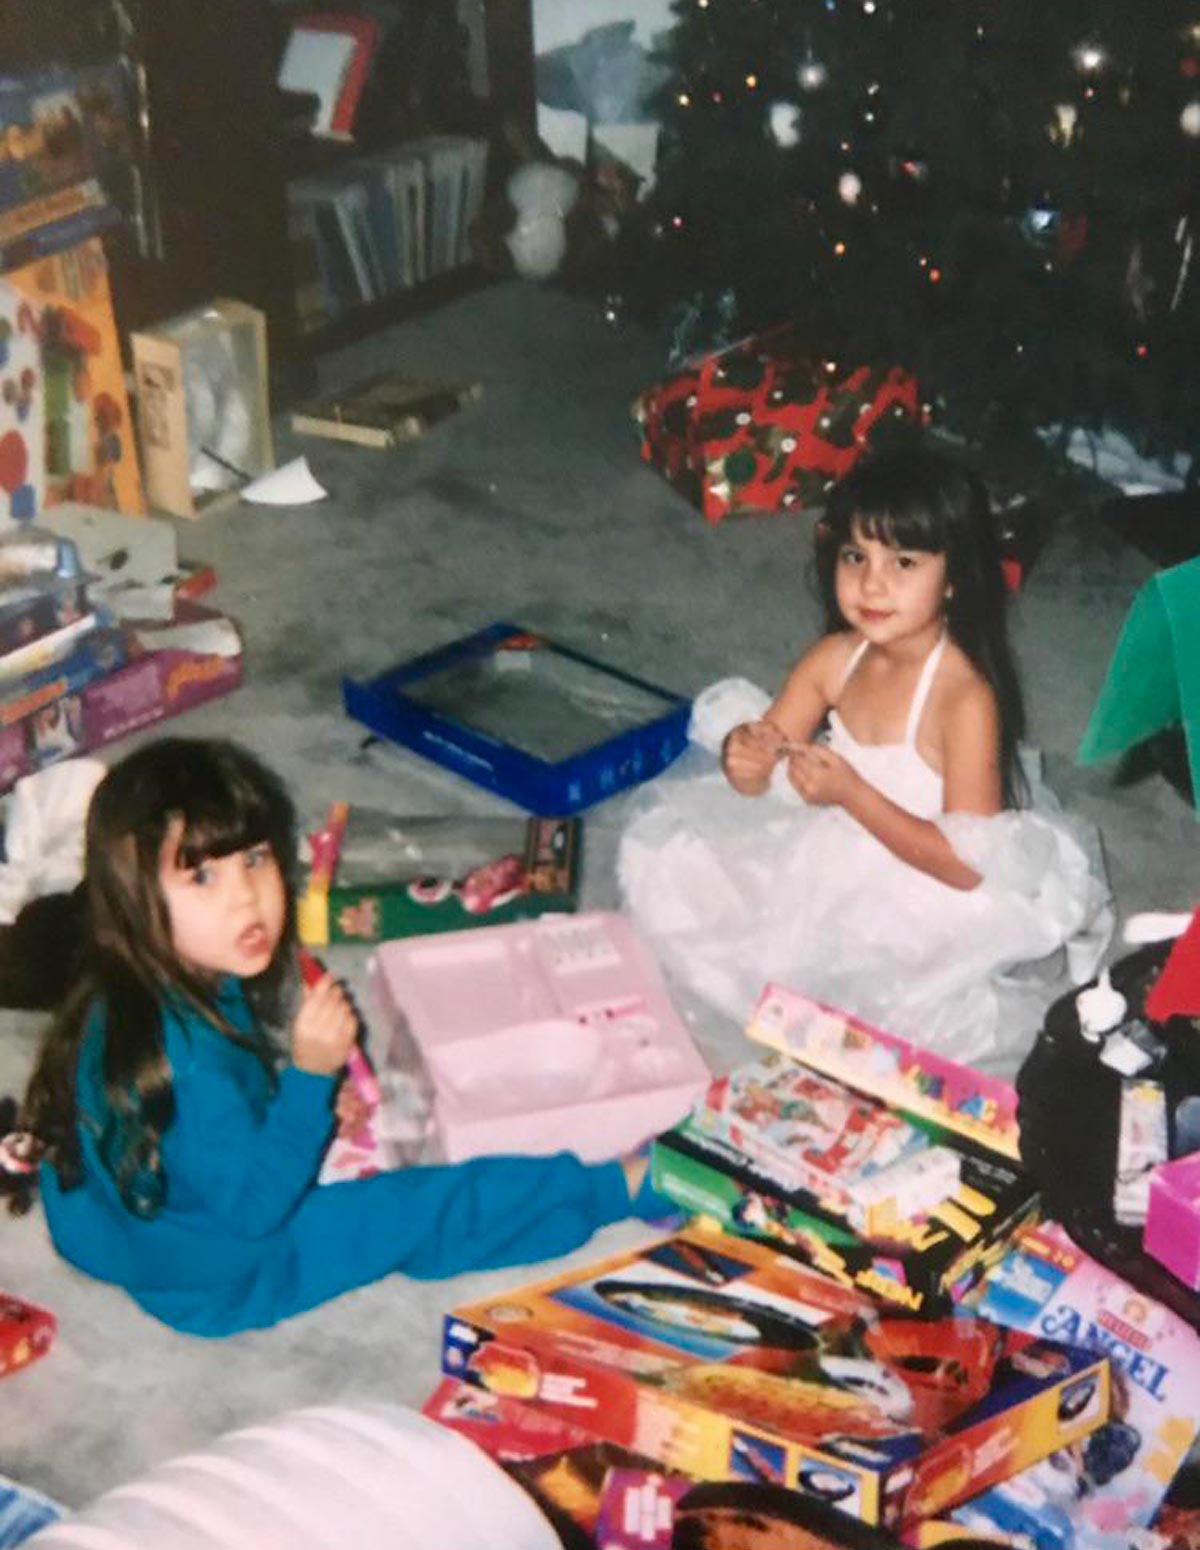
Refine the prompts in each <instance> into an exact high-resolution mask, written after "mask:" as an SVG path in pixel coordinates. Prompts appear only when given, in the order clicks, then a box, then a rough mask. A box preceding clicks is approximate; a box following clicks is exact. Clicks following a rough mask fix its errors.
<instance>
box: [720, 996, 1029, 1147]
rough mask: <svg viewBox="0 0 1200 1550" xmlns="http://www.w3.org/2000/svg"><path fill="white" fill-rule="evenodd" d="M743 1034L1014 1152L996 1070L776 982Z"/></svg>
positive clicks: (1008, 1102)
mask: <svg viewBox="0 0 1200 1550" xmlns="http://www.w3.org/2000/svg"><path fill="white" fill-rule="evenodd" d="M746 1037H747V1038H748V1039H753V1040H755V1041H756V1042H757V1043H759V1044H766V1045H768V1046H769V1047H770V1048H772V1049H777V1050H780V1051H781V1052H782V1053H783V1054H785V1055H790V1056H791V1057H792V1058H793V1059H794V1060H798V1061H800V1062H801V1063H802V1064H803V1065H805V1066H808V1067H809V1068H810V1069H811V1070H814V1071H819V1072H821V1073H823V1074H824V1075H825V1076H831V1077H834V1078H835V1079H836V1080H837V1081H839V1082H844V1083H845V1084H846V1086H847V1087H853V1088H855V1089H856V1090H857V1091H858V1092H861V1093H867V1094H868V1095H869V1096H870V1097H872V1098H878V1099H879V1100H880V1101H881V1102H882V1103H886V1104H887V1105H888V1106H889V1107H890V1108H893V1109H898V1110H900V1112H901V1113H905V1114H912V1115H915V1116H917V1117H918V1118H920V1119H927V1120H932V1121H933V1122H934V1124H936V1125H939V1126H940V1127H941V1128H942V1129H944V1130H948V1131H950V1132H952V1133H953V1134H955V1135H961V1136H965V1137H966V1138H967V1139H968V1140H970V1141H975V1142H977V1143H978V1144H979V1145H980V1146H984V1147H987V1149H988V1150H989V1151H993V1152H999V1153H1001V1154H1002V1155H1003V1156H1005V1157H1011V1158H1013V1159H1014V1160H1016V1159H1019V1158H1020V1155H1021V1149H1020V1127H1019V1125H1018V1123H1017V1094H1016V1089H1015V1088H1013V1087H1012V1086H1011V1085H1010V1084H1009V1083H1008V1082H1003V1081H1001V1080H1000V1079H999V1078H998V1077H994V1076H988V1075H987V1074H986V1073H984V1072H982V1071H976V1070H974V1069H973V1068H972V1067H970V1066H963V1065H958V1064H956V1063H955V1062H954V1061H952V1060H946V1059H944V1058H943V1057H942V1056H940V1055H935V1054H933V1053H931V1052H930V1051H929V1050H926V1049H922V1048H921V1047H920V1045H917V1044H912V1043H910V1042H909V1041H908V1040H907V1039H901V1038H898V1037H897V1036H896V1035H895V1034H891V1033H884V1032H883V1031H882V1030H881V1029H879V1028H873V1027H872V1026H871V1025H870V1023H865V1022H863V1021H862V1020H861V1019H860V1018H857V1017H853V1016H851V1015H850V1014H849V1013H848V1012H840V1011H838V1010H837V1008H836V1007H831V1006H826V1005H825V1004H824V1003H823V1002H820V1001H814V1000H813V999H812V998H811V997H810V996H805V995H801V994H800V992H799V991H795V990H789V989H787V988H785V987H784V986H782V985H768V986H767V987H766V988H765V989H764V991H763V993H762V995H761V996H760V997H759V999H758V1001H757V1003H756V1004H755V1007H754V1010H753V1012H752V1013H751V1014H750V1021H749V1023H748V1024H747V1025H746Z"/></svg>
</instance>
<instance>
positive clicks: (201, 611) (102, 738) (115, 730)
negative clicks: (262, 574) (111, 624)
mask: <svg viewBox="0 0 1200 1550" xmlns="http://www.w3.org/2000/svg"><path fill="white" fill-rule="evenodd" d="M182 624H194V625H195V626H197V627H200V628H211V629H212V630H213V632H214V642H213V644H214V646H219V648H220V649H207V648H206V647H205V646H204V645H203V640H204V636H203V635H202V634H198V635H195V636H193V637H192V644H191V645H189V646H187V647H183V646H180V645H168V644H166V642H167V641H169V640H170V639H171V636H170V634H169V633H168V631H169V630H174V629H177V628H178V627H179V626H180V625H182ZM156 634H157V635H158V636H159V637H160V638H161V639H162V640H163V642H164V644H163V645H162V646H161V647H160V648H159V649H154V648H153V644H152V643H153V641H154V639H155V637H156ZM233 643H237V637H236V632H235V631H234V629H233V626H232V624H231V623H230V621H229V620H227V619H225V618H224V617H223V616H222V615H220V614H216V613H213V612H212V611H211V610H209V609H205V608H203V607H201V606H200V605H198V604H195V603H181V604H180V605H179V611H178V614H177V618H176V621H175V623H174V624H173V625H172V626H168V627H167V629H164V630H162V631H158V632H156V631H155V630H152V629H149V628H146V627H143V628H142V629H141V630H139V631H138V634H137V636H136V637H132V638H130V639H128V640H127V648H128V650H129V654H130V659H129V660H128V661H127V662H126V664H125V666H124V667H121V668H118V669H117V671H116V672H113V673H109V674H107V675H106V676H105V677H103V678H98V679H96V680H95V681H94V682H92V683H89V684H88V685H87V687H86V688H84V689H82V690H81V691H80V692H79V693H78V694H65V695H63V696H62V698H60V699H56V700H53V701H51V702H50V703H49V704H47V705H44V706H42V707H41V709H39V710H37V711H35V712H34V713H33V714H32V715H31V716H26V717H25V718H24V719H23V720H21V721H18V722H15V723H14V724H13V725H11V726H7V727H3V728H0V791H6V790H7V789H8V788H9V787H10V786H12V785H14V784H15V783H16V782H17V781H18V780H20V778H21V776H22V775H29V774H31V773H32V772H33V771H34V770H40V769H44V768H45V767H46V765H48V764H54V763H55V762H57V760H59V759H66V758H69V757H70V756H71V755H72V754H77V753H88V752H90V751H92V750H93V749H96V748H102V747H104V746H105V745H106V744H108V743H113V742H116V741H117V739H118V738H121V737H126V736H128V735H129V733H131V732H137V731H140V730H141V729H142V728H143V727H148V726H152V725H153V724H154V723H155V722H156V721H162V720H164V719H165V718H166V717H169V716H178V715H181V714H182V713H183V712H184V711H186V710H191V709H192V708H193V707H194V706H196V705H202V704H204V703H205V701H207V700H212V699H216V698H217V697H218V696H219V695H222V694H228V693H229V692H230V691H231V690H233V689H236V688H237V686H238V684H239V683H241V681H242V655H241V648H240V643H237V649H236V650H230V649H228V648H229V646H230V645H231V644H233Z"/></svg>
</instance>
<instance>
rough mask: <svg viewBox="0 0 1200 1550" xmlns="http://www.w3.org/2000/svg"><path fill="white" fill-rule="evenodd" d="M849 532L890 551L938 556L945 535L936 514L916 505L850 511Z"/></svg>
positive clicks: (943, 543)
mask: <svg viewBox="0 0 1200 1550" xmlns="http://www.w3.org/2000/svg"><path fill="white" fill-rule="evenodd" d="M850 532H851V534H853V533H860V534H861V535H862V536H863V537H864V538H871V539H874V541H875V542H876V543H881V544H887V546H888V547H889V548H890V549H920V550H922V551H924V552H926V553H929V554H941V553H942V552H943V551H944V550H945V547H946V536H945V533H944V532H943V531H942V524H941V523H940V522H939V521H938V520H937V514H936V513H935V512H930V511H925V510H922V509H921V508H920V507H919V506H908V507H905V506H900V507H895V506H889V507H880V508H877V509H875V510H871V511H854V512H851V514H850Z"/></svg>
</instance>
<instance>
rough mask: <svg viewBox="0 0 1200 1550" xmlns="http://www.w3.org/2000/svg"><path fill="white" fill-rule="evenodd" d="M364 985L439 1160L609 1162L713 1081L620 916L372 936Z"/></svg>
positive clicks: (547, 918) (677, 1115) (672, 1119)
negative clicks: (397, 938) (421, 1099)
mask: <svg viewBox="0 0 1200 1550" xmlns="http://www.w3.org/2000/svg"><path fill="white" fill-rule="evenodd" d="M371 975H372V990H373V994H374V999H375V1001H376V1003H377V1005H378V1007H379V1010H380V1013H381V1016H382V1018H383V1020H384V1022H383V1025H385V1026H389V1027H390V1028H391V1030H392V1037H391V1049H390V1052H389V1056H388V1064H389V1065H390V1066H392V1067H395V1068H400V1069H403V1070H407V1071H409V1072H410V1073H411V1074H412V1075H413V1076H414V1077H417V1078H418V1079H419V1085H420V1086H421V1087H423V1088H425V1089H426V1090H428V1091H429V1092H431V1093H432V1096H433V1113H432V1121H433V1133H434V1134H435V1136H436V1138H437V1141H438V1144H439V1147H440V1152H441V1155H442V1156H443V1157H444V1158H445V1159H446V1160H447V1161H449V1162H458V1161H460V1160H461V1159H463V1158H466V1157H478V1156H482V1155H486V1154H495V1153H506V1152H533V1153H540V1154H543V1155H544V1154H547V1153H552V1152H559V1151H572V1152H574V1153H576V1155H577V1156H579V1157H582V1158H583V1159H584V1161H585V1162H601V1161H603V1160H605V1159H606V1158H610V1157H617V1156H620V1155H621V1154H622V1153H623V1152H627V1151H629V1150H631V1149H632V1148H634V1147H636V1146H640V1145H641V1144H642V1143H643V1142H644V1141H647V1140H649V1139H650V1137H651V1136H654V1135H657V1134H658V1133H659V1131H661V1130H664V1129H666V1127H667V1126H668V1125H673V1124H675V1123H676V1122H677V1121H678V1120H679V1119H681V1118H682V1117H683V1116H684V1115H685V1114H686V1113H687V1112H688V1110H689V1109H690V1108H691V1106H692V1104H693V1103H694V1102H695V1101H696V1099H697V1098H698V1097H699V1096H700V1094H701V1093H702V1092H703V1091H704V1089H705V1087H706V1086H707V1085H708V1082H709V1079H710V1078H709V1072H708V1067H707V1066H706V1065H705V1063H704V1060H703V1058H702V1057H701V1055H700V1053H699V1051H698V1050H697V1049H696V1046H695V1044H694V1043H693V1042H692V1036H691V1034H690V1033H689V1032H688V1029H687V1027H686V1025H685V1024H684V1022H683V1020H682V1018H681V1017H680V1016H679V1014H678V1012H676V1010H675V1008H674V1006H673V1005H672V1003H671V999H670V997H669V996H668V994H667V990H666V986H665V984H664V982H663V978H662V975H661V973H660V972H659V968H658V965H657V963H656V962H655V959H654V957H653V955H652V954H651V953H650V951H649V950H648V949H647V947H646V946H645V944H644V943H643V942H642V941H641V940H640V939H639V937H638V936H637V933H636V932H635V931H634V929H633V927H632V926H631V925H630V923H629V921H628V920H627V919H626V918H625V917H624V916H623V915H618V914H615V913H611V912H605V911H589V912H587V913H586V914H582V915H543V916H542V917H541V918H540V919H538V920H527V921H517V922H516V923H515V924H513V925H510V926H493V927H491V928H490V929H489V930H488V931H486V932H481V931H456V932H452V933H449V934H446V935H442V936H437V937H433V938H429V937H415V938H412V939H410V940H408V941H403V942H385V943H384V944H383V946H382V947H380V948H379V949H378V951H377V952H376V953H375V954H374V956H373V958H372V960H371Z"/></svg>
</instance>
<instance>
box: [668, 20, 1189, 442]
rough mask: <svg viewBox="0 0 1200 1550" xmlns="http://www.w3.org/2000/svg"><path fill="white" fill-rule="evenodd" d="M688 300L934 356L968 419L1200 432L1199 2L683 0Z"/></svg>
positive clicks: (671, 40) (677, 123) (952, 418)
mask: <svg viewBox="0 0 1200 1550" xmlns="http://www.w3.org/2000/svg"><path fill="white" fill-rule="evenodd" d="M673 10H674V13H675V18H676V20H675V26H674V28H673V29H672V31H671V32H670V33H668V34H667V35H666V37H665V39H664V43H663V47H662V49H661V52H660V61H661V62H662V63H663V64H664V65H666V67H667V70H668V74H669V83H668V85H667V86H666V87H664V89H663V91H662V93H661V99H660V101H659V103H658V111H659V114H660V116H661V119H662V122H663V152H662V156H661V160H660V172H659V182H658V187H657V190H656V193H655V195H654V199H655V206H654V212H653V214H654V222H655V225H654V228H653V229H654V230H655V232H656V233H657V241H656V247H657V249H658V250H659V254H660V257H661V259H662V261H663V262H662V268H661V270H660V273H661V274H664V275H666V276H669V277H670V278H669V285H670V287H671V290H672V293H673V294H675V295H678V296H684V295H689V294H692V293H696V292H699V293H702V294H704V295H706V296H709V297H716V296H718V295H720V294H721V293H722V292H724V291H726V290H732V291H733V292H734V294H735V295H736V298H737V302H738V314H739V319H740V322H741V324H742V325H743V326H744V327H747V328H751V327H760V326H763V325H766V324H769V323H771V322H772V321H776V320H782V319H783V318H784V317H791V318H795V319H799V320H800V321H801V322H802V323H803V325H804V327H805V329H806V330H807V331H808V332H809V334H810V336H811V340H812V347H813V350H814V353H818V354H822V355H828V356H833V357H838V358H840V359H842V360H849V359H851V358H853V359H855V360H857V361H861V362H867V361H879V360H886V361H888V362H896V363H898V364H901V365H904V366H907V367H909V368H910V369H911V370H913V371H915V372H916V373H917V375H918V377H919V380H920V381H921V383H922V387H923V391H924V395H925V397H926V399H927V400H928V402H929V405H930V413H931V414H932V416H933V417H934V418H935V419H936V420H941V421H942V422H943V423H946V424H948V425H950V426H951V427H955V428H957V429H959V430H961V431H963V432H964V433H966V434H967V435H969V436H970V437H972V438H973V439H976V440H984V441H986V440H987V439H988V438H989V437H991V436H993V435H997V434H1002V433H1008V432H1011V431H1013V430H1017V431H1028V430H1031V429H1033V428H1036V427H1047V426H1051V425H1062V426H1066V427H1072V426H1084V427H1087V428H1090V429H1094V430H1100V429H1103V428H1108V429H1115V430H1118V431H1121V432H1123V433H1125V434H1126V435H1129V436H1130V437H1131V438H1132V439H1133V440H1134V442H1135V444H1136V445H1137V447H1138V448H1139V450H1140V451H1142V452H1147V453H1151V454H1155V455H1160V456H1166V455H1168V454H1170V453H1173V452H1176V451H1180V452H1187V453H1191V452H1192V451H1193V450H1194V449H1195V448H1196V447H1197V445H1200V373H1198V372H1197V370H1196V355H1197V347H1198V344H1200V339H1198V337H1197V336H1198V328H1197V323H1198V313H1197V302H1196V285H1195V281H1194V278H1193V276H1192V273H1191V268H1192V258H1193V252H1192V249H1193V229H1194V213H1195V211H1194V207H1195V194H1196V176H1195V174H1196V150H1197V146H1198V144H1200V141H1198V139H1197V137H1198V136H1200V4H1197V3H1196V0H1107V3H1106V0H1054V3H1053V4H1047V3H1046V0H674V6H673Z"/></svg>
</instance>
